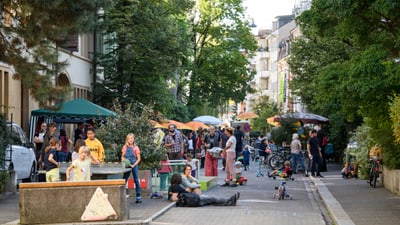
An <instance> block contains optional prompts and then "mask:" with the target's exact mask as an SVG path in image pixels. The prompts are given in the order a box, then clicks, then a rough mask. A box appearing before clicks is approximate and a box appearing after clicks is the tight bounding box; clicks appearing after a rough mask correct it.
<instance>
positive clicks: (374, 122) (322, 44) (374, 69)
mask: <svg viewBox="0 0 400 225" xmlns="http://www.w3.org/2000/svg"><path fill="white" fill-rule="evenodd" d="M399 9H400V3H398V2H397V1H390V0H375V1H362V0H357V1H345V0H339V1H323V0H315V1H313V4H312V7H311V9H310V10H307V11H304V12H303V13H302V14H301V15H300V16H299V17H298V19H297V21H298V23H299V24H300V26H301V28H302V30H303V32H304V37H303V39H300V40H298V41H296V42H295V43H294V44H293V51H292V55H293V56H292V58H291V59H290V62H289V64H290V66H291V68H292V70H293V72H294V74H296V77H295V78H294V80H293V82H292V83H291V85H292V87H293V88H294V89H296V90H297V94H298V95H299V96H301V97H302V100H304V102H305V103H306V104H307V106H308V107H309V108H310V110H311V111H314V112H316V113H319V114H323V115H327V116H328V117H330V118H332V117H336V118H337V117H338V116H339V117H342V118H345V119H346V120H345V121H342V122H341V123H342V124H343V126H341V127H340V128H339V127H337V129H341V130H342V133H347V131H349V130H350V129H354V128H355V127H356V126H357V125H359V124H360V123H361V121H364V122H366V123H367V124H368V126H370V127H371V130H370V132H371V137H372V138H373V139H374V140H375V142H377V143H379V144H381V145H382V147H383V149H384V152H385V154H384V157H385V161H386V162H388V164H387V165H388V166H389V167H392V168H393V167H400V161H396V160H389V158H387V157H388V156H390V155H393V154H391V152H396V151H398V150H399V147H398V146H395V145H393V136H392V131H391V122H390V117H389V100H390V96H391V94H392V93H393V92H394V93H398V92H399V91H400V76H398V74H399V69H400V67H399V64H398V63H396V62H397V61H398V58H399V53H400V52H399V50H400V49H399V47H400V45H399V35H400V25H399V21H400V16H399V14H398V13H394V12H398V10H399ZM359 118H362V120H360V119H359ZM331 121H332V119H331ZM344 122H347V124H345V123H344ZM335 133H340V132H338V131H336V132H335ZM343 141H344V143H346V142H347V140H343Z"/></svg>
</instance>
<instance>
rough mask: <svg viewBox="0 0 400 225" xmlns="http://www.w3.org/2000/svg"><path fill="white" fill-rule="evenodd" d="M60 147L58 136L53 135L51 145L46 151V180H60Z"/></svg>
mask: <svg viewBox="0 0 400 225" xmlns="http://www.w3.org/2000/svg"><path fill="white" fill-rule="evenodd" d="M59 149H60V145H59V140H58V138H57V137H52V138H51V139H50V142H49V146H47V147H46V149H45V153H44V169H45V170H46V182H57V181H60V162H59V157H58V152H59Z"/></svg>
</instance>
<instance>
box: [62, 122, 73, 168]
mask: <svg viewBox="0 0 400 225" xmlns="http://www.w3.org/2000/svg"><path fill="white" fill-rule="evenodd" d="M60 141H61V151H60V162H68V161H69V160H70V159H71V157H68V153H69V152H68V148H69V146H70V145H72V141H71V139H69V138H68V137H67V133H66V132H65V130H64V129H60ZM68 158H69V160H68Z"/></svg>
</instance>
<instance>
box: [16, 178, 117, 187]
mask: <svg viewBox="0 0 400 225" xmlns="http://www.w3.org/2000/svg"><path fill="white" fill-rule="evenodd" d="M111 185H125V180H124V179H117V180H91V181H60V182H32V183H20V184H19V188H20V189H28V188H55V187H81V186H111Z"/></svg>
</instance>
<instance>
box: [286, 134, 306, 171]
mask: <svg viewBox="0 0 400 225" xmlns="http://www.w3.org/2000/svg"><path fill="white" fill-rule="evenodd" d="M300 151H301V142H300V141H299V135H298V134H296V133H294V134H293V135H292V142H291V143H290V153H291V155H292V156H291V157H292V159H291V160H292V171H293V173H297V164H296V161H299V163H300V166H301V168H302V169H303V171H306V170H305V167H304V161H303V158H302V157H301V154H300Z"/></svg>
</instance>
